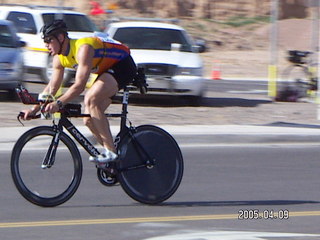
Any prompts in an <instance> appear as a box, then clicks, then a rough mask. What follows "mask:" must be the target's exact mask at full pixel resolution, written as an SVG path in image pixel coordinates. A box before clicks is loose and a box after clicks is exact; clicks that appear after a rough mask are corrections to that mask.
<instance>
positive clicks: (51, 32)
mask: <svg viewBox="0 0 320 240" xmlns="http://www.w3.org/2000/svg"><path fill="white" fill-rule="evenodd" d="M67 29H68V28H67V25H66V23H65V22H64V21H63V20H62V19H57V20H54V21H53V22H52V23H48V24H45V25H44V26H43V27H42V28H41V32H42V39H43V41H44V42H45V43H49V42H51V40H52V38H55V39H57V40H58V42H59V45H60V50H59V52H58V54H61V53H62V46H63V43H64V42H65V40H66V37H67V36H68V32H67ZM59 34H63V35H64V36H65V38H64V39H63V41H62V42H61V41H60V40H59V39H58V35H59ZM50 38H51V39H50Z"/></svg>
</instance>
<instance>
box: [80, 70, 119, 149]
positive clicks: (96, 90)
mask: <svg viewBox="0 0 320 240" xmlns="http://www.w3.org/2000/svg"><path fill="white" fill-rule="evenodd" d="M117 91H118V83H117V81H116V80H115V79H114V77H113V76H112V75H110V74H109V73H104V74H102V75H101V76H99V78H98V79H97V80H96V81H95V83H94V84H93V85H92V87H91V88H90V89H89V90H88V91H87V93H86V94H85V98H84V104H85V113H87V114H90V115H91V118H85V119H84V121H85V124H86V125H87V126H88V127H89V129H90V130H91V131H92V133H93V134H94V136H95V137H96V138H97V140H98V142H99V143H101V144H102V146H103V147H104V148H107V149H109V150H110V151H113V152H115V147H114V144H113V139H112V134H111V131H110V127H109V121H108V119H107V118H106V117H105V115H104V111H105V110H106V109H107V108H108V107H109V105H110V104H111V102H112V100H111V97H113V96H114V95H115V94H116V93H117Z"/></svg>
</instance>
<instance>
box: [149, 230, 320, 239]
mask: <svg viewBox="0 0 320 240" xmlns="http://www.w3.org/2000/svg"><path fill="white" fill-rule="evenodd" d="M319 236H320V235H318V234H304V233H275V232H244V231H214V232H192V233H185V234H176V235H168V236H161V237H152V238H147V239H145V240H194V239H203V240H221V239H223V240H243V239H246V240H264V239H266V238H279V237H282V238H291V239H292V238H294V237H299V238H301V237H304V238H305V237H319Z"/></svg>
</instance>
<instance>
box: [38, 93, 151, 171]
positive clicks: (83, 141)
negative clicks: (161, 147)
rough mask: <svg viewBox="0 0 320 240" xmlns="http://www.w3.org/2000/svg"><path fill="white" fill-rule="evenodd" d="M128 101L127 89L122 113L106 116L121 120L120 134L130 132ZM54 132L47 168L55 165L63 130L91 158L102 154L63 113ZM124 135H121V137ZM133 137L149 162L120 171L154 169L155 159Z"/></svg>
mask: <svg viewBox="0 0 320 240" xmlns="http://www.w3.org/2000/svg"><path fill="white" fill-rule="evenodd" d="M128 101H129V91H127V89H124V92H123V97H122V111H121V113H120V114H118V113H111V114H105V116H106V117H111V118H121V121H120V133H122V132H124V131H128V130H129V127H128V126H127V113H128ZM71 117H76V118H79V117H90V115H89V114H79V115H72V116H71ZM53 128H54V131H55V132H56V134H55V136H54V138H53V139H52V142H51V144H50V146H49V149H48V152H47V154H46V157H45V159H44V160H43V165H45V166H46V167H51V166H52V165H53V164H54V160H55V153H56V149H57V146H58V144H59V135H60V134H61V132H63V128H65V129H66V130H67V131H68V132H69V133H70V134H71V135H72V136H73V137H74V139H75V140H76V141H77V142H78V143H79V144H80V145H81V146H82V147H83V148H84V149H85V150H86V151H87V152H88V153H89V154H90V155H91V156H97V155H99V154H100V152H99V151H98V149H97V148H95V147H94V146H93V145H92V143H91V142H90V141H89V140H88V139H87V138H86V137H85V136H84V135H83V134H82V133H81V132H80V131H79V130H78V129H77V128H76V127H75V126H74V125H73V124H72V123H71V121H69V119H68V118H67V117H66V116H65V115H64V114H63V113H62V114H61V118H60V120H59V122H58V124H55V125H54V127H53ZM121 135H122V134H119V136H121ZM130 135H131V137H132V138H133V140H134V141H133V143H134V146H135V148H136V150H137V152H138V154H139V155H140V157H141V159H143V156H145V157H146V158H147V160H146V161H145V162H143V163H141V164H139V165H134V166H129V167H126V168H124V169H119V171H124V170H133V169H137V168H141V167H145V166H147V167H149V168H150V167H152V166H153V165H154V164H155V159H153V158H152V157H151V156H150V155H149V154H148V153H147V152H146V151H145V149H144V148H143V147H142V146H141V144H140V143H139V142H138V141H137V140H136V139H135V137H134V135H133V134H132V133H131V134H130Z"/></svg>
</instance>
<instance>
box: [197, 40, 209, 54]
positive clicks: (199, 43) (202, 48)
mask: <svg viewBox="0 0 320 240" xmlns="http://www.w3.org/2000/svg"><path fill="white" fill-rule="evenodd" d="M195 45H196V49H197V50H198V52H199V53H203V52H205V51H206V50H207V44H206V41H205V40H204V39H197V40H196V41H195Z"/></svg>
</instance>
